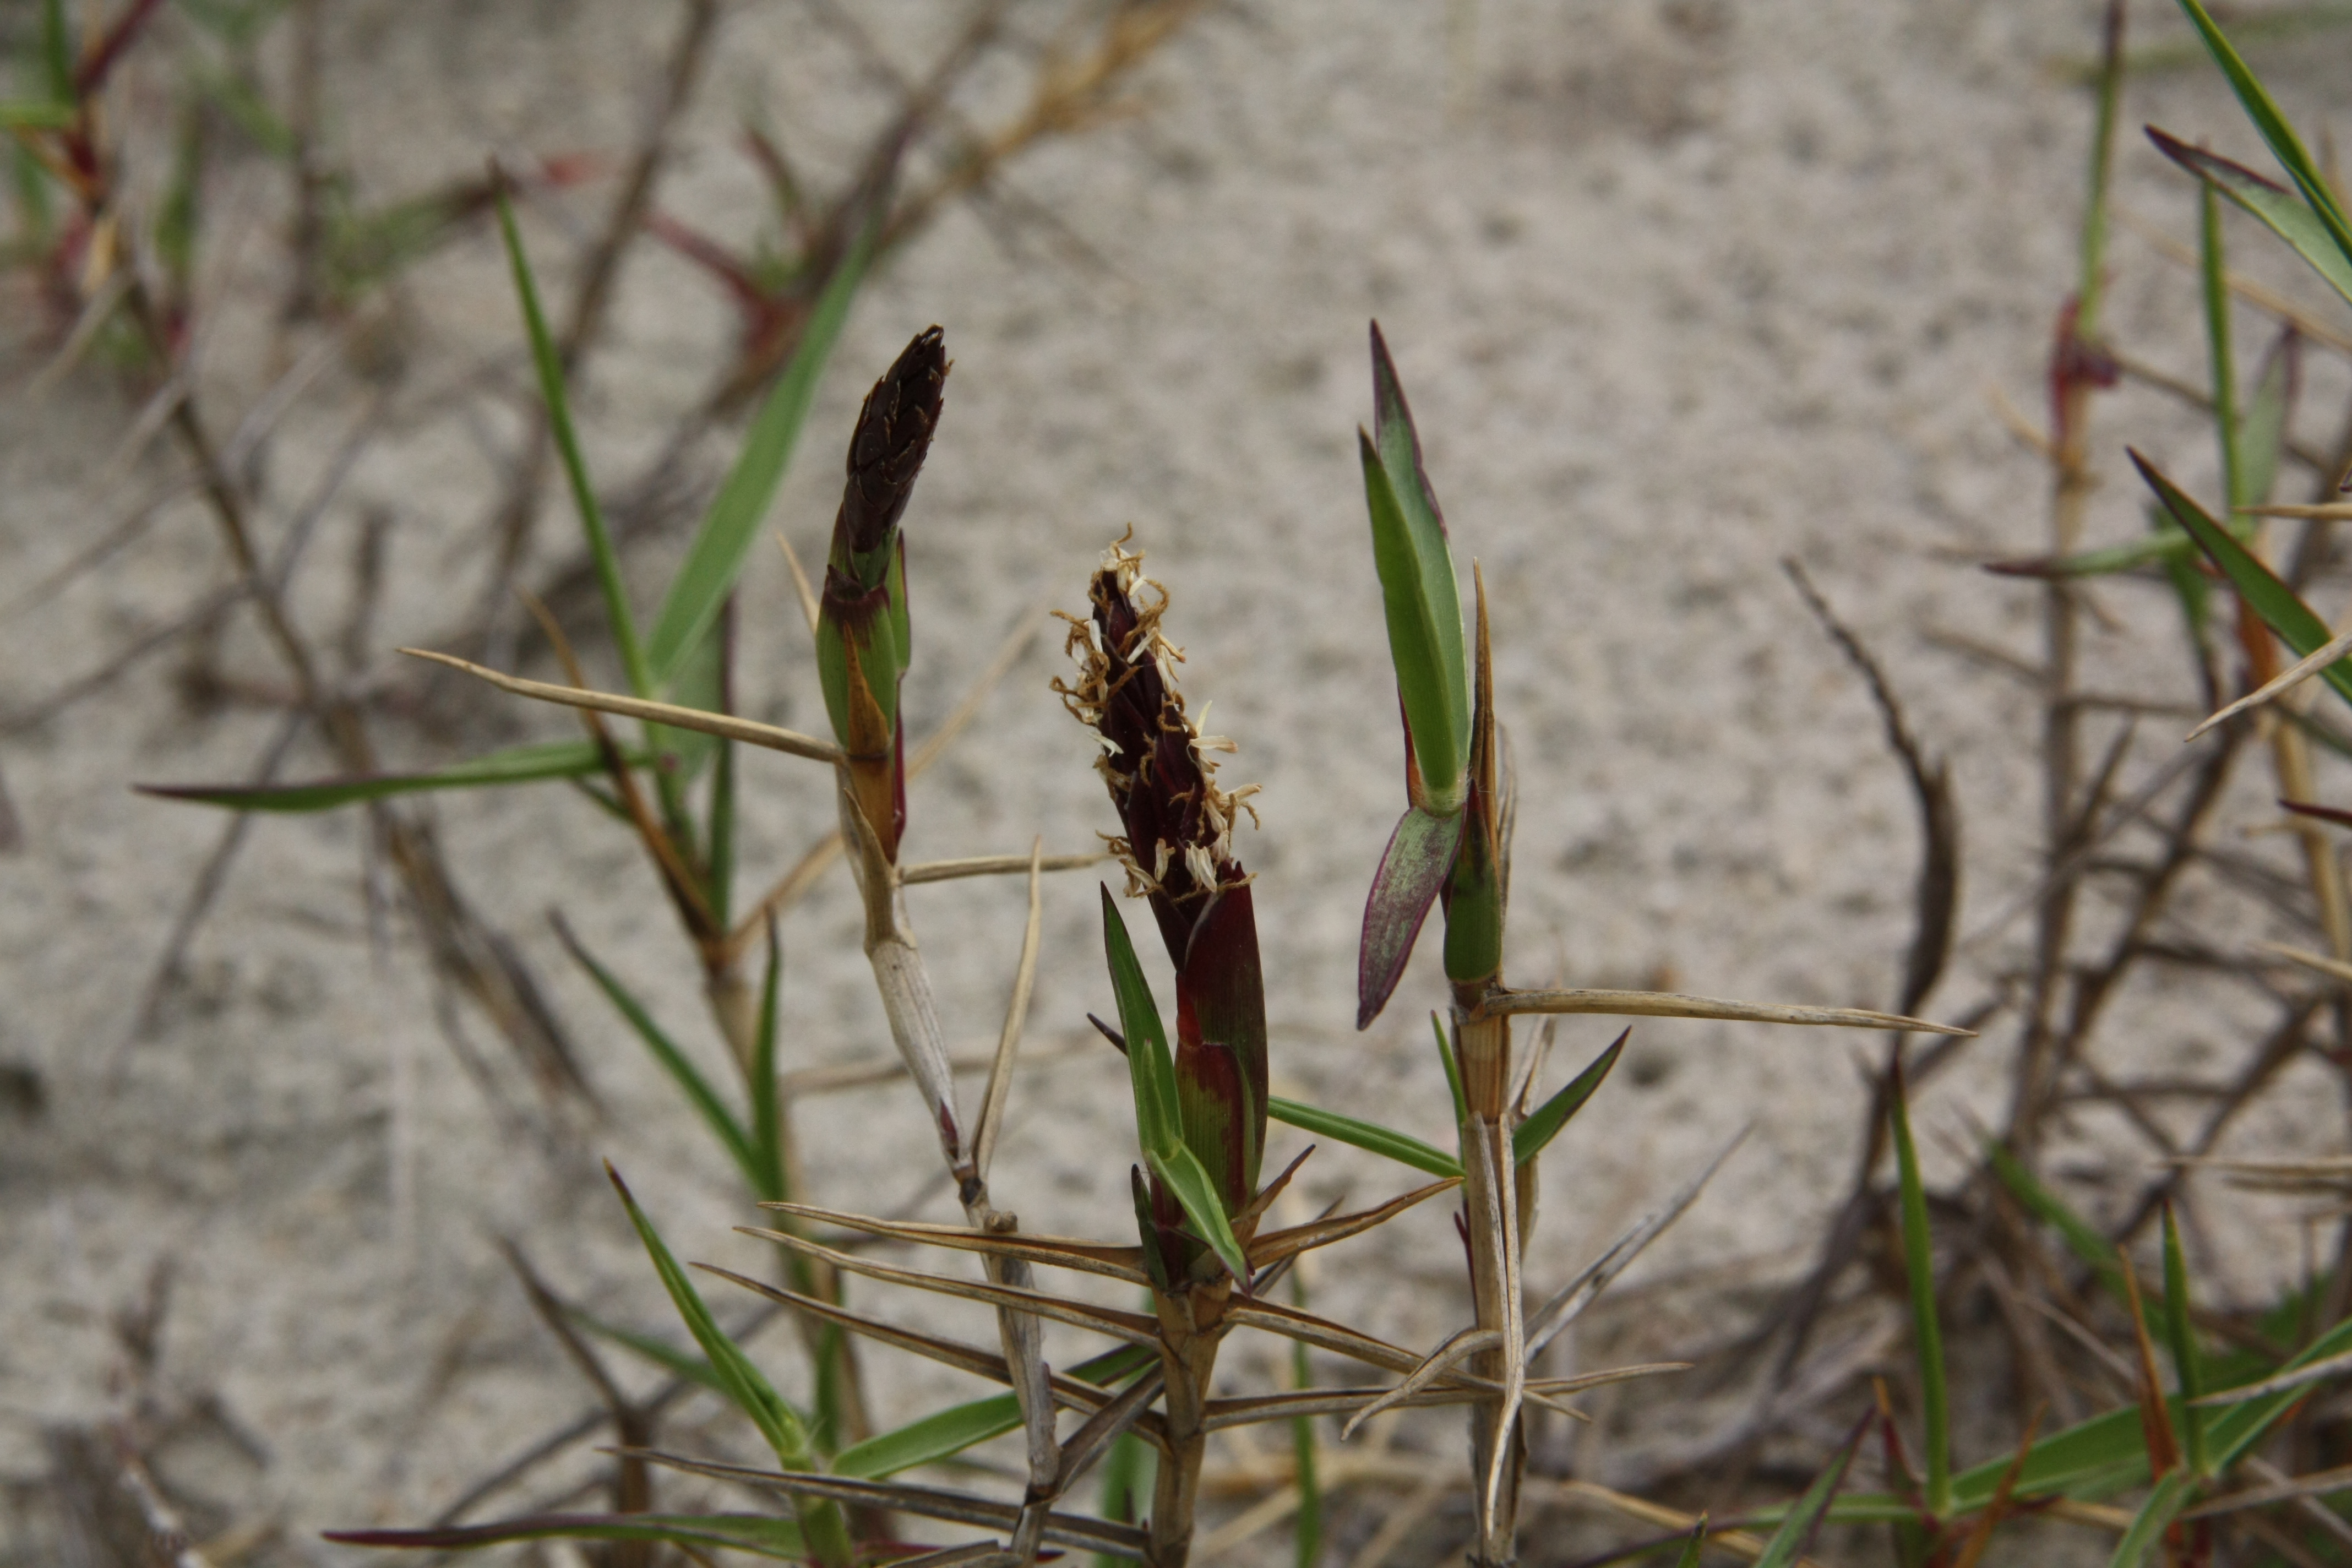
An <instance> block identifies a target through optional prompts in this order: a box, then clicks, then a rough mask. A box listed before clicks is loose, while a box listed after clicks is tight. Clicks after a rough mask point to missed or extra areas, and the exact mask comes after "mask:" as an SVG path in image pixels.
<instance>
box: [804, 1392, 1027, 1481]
mask: <svg viewBox="0 0 2352 1568" xmlns="http://www.w3.org/2000/svg"><path fill="white" fill-rule="evenodd" d="M1019 1426H1021V1397H1020V1395H1018V1394H995V1395H993V1396H992V1397H990V1398H987V1399H975V1400H973V1401H971V1403H970V1404H968V1405H952V1406H950V1408H948V1409H945V1410H940V1411H937V1412H934V1413H933V1414H931V1415H926V1416H924V1417H923V1418H922V1419H921V1420H919V1421H910V1422H908V1424H907V1425H906V1426H901V1427H899V1428H898V1429H897V1430H896V1431H891V1432H885V1433H882V1434H881V1435H879V1436H873V1437H868V1438H867V1439H866V1441H864V1442H863V1443H858V1444H856V1445H854V1446H852V1447H847V1448H844V1449H843V1450H842V1451H841V1453H840V1454H839V1456H838V1457H836V1458H835V1460H834V1461H833V1469H834V1473H835V1475H842V1476H854V1477H856V1478H857V1479H859V1480H866V1481H878V1480H881V1479H885V1478H887V1477H889V1476H895V1475H897V1474H898V1472H899V1471H900V1470H906V1469H912V1468H914V1467H915V1466H917V1465H929V1464H934V1463H936V1462H938V1461H939V1460H940V1459H946V1458H953V1457H954V1456H956V1455H958V1454H961V1453H962V1452H963V1451H964V1450H965V1449H966V1448H970V1447H973V1446H974V1445H976V1444H981V1443H985V1442H987V1441H988V1440H989V1439H990V1438H992V1437H1001V1436H1003V1435H1004V1434H1005V1433H1007V1432H1011V1431H1014V1430H1017V1429H1018V1428H1019Z"/></svg>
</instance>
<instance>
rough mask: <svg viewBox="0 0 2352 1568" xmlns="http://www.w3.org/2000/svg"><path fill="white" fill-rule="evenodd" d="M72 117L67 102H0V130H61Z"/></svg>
mask: <svg viewBox="0 0 2352 1568" xmlns="http://www.w3.org/2000/svg"><path fill="white" fill-rule="evenodd" d="M74 118H75V116H74V110H73V106H72V105H71V104H68V103H27V102H25V101H23V100H14V101H10V102H5V103H0V131H63V130H64V129H66V128H67V127H68V126H69V125H71V124H72V123H73V122H74Z"/></svg>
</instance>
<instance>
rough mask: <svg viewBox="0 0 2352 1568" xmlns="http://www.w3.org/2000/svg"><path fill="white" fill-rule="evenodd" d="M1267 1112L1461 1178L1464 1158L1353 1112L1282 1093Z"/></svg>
mask: <svg viewBox="0 0 2352 1568" xmlns="http://www.w3.org/2000/svg"><path fill="white" fill-rule="evenodd" d="M1265 1113H1266V1114H1267V1115H1268V1116H1270V1117H1272V1118H1273V1119H1274V1120H1275V1121H1280V1122H1283V1123H1285V1124H1286V1125H1287V1126H1291V1127H1296V1128H1297V1129H1298V1130H1299V1131H1302V1132H1312V1133H1314V1134H1316V1135H1317V1136H1318V1137H1321V1138H1328V1139H1331V1140H1333V1141H1334V1142H1340V1143H1346V1144H1349V1145H1351V1146H1352V1147H1354V1148H1358V1149H1366V1150H1370V1152H1373V1153H1375V1154H1382V1155H1386V1156H1387V1157H1388V1158H1389V1159H1391V1160H1394V1161H1396V1162H1397V1163H1399V1164H1403V1165H1410V1166H1412V1168H1413V1169H1414V1170H1416V1171H1426V1172H1428V1173H1430V1174H1431V1175H1433V1176H1451V1177H1454V1178H1455V1179H1457V1180H1458V1179H1459V1178H1460V1177H1461V1174H1462V1162H1461V1161H1459V1160H1457V1159H1455V1158H1454V1156H1453V1155H1451V1154H1448V1153H1446V1152H1444V1150H1442V1149H1436V1148H1433V1147H1431V1146H1430V1145H1429V1144H1427V1143H1424V1142H1422V1141H1421V1140H1420V1139H1418V1138H1415V1137H1414V1136H1412V1134H1411V1133H1409V1132H1399V1131H1396V1130H1395V1129H1394V1128H1391V1127H1381V1126H1379V1125H1377V1124H1376V1123H1373V1122H1370V1121H1357V1120H1356V1119H1355V1118H1354V1117H1352V1116H1342V1115H1340V1114H1339V1112H1338V1111H1336V1110H1323V1109H1322V1108H1321V1107H1319V1106H1314V1105H1305V1104H1301V1103H1300V1102H1299V1101H1297V1100H1285V1099H1283V1098H1282V1097H1281V1096H1280V1095H1273V1096H1270V1097H1268V1099H1267V1100H1266V1102H1265Z"/></svg>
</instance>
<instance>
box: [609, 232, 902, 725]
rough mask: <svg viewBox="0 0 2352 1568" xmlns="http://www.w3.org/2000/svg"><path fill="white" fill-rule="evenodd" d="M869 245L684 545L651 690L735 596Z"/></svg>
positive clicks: (868, 238)
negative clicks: (692, 540) (685, 549)
mask: <svg viewBox="0 0 2352 1568" xmlns="http://www.w3.org/2000/svg"><path fill="white" fill-rule="evenodd" d="M874 240H875V231H874V228H873V226H871V225H868V226H867V227H866V230H865V231H864V232H863V233H861V234H860V235H859V237H858V238H857V241H856V244H855V245H854V246H853V247H851V249H850V251H849V254H848V255H847V256H846V257H845V258H843V259H842V262H841V264H840V265H839V266H838V267H837V268H835V270H834V274H833V276H832V278H831V279H828V280H827V281H826V283H825V286H824V293H822V294H820V295H818V296H817V301H816V306H815V308H814V310H811V311H810V313H809V319H808V324H807V326H805V327H804V328H803V329H802V331H801V340H800V342H799V343H798V344H797V345H796V346H795V347H794V348H793V357H792V361H791V363H789V364H787V365H786V366H785V367H784V372H783V374H782V375H780V376H778V377H777V378H776V384H775V385H774V387H772V389H771V390H770V391H769V393H768V396H767V399H766V401H765V402H763V403H761V405H760V412H759V414H758V415H757V416H754V418H753V419H752V421H751V430H750V432H749V433H748V434H747V435H746V436H745V437H744V439H743V449H742V451H741V452H740V454H738V455H737V457H736V459H735V467H734V468H732V469H731V470H730V472H729V473H728V475H727V482H726V483H725V484H724V485H722V486H720V487H719V494H718V497H717V498H716V499H715V500H712V501H711V503H710V510H709V513H708V514H706V515H705V516H704V518H703V520H702V526H701V527H700V528H699V529H698V530H697V531H696V532H695V536H694V542H692V543H691V544H689V545H688V546H687V552H686V558H685V560H684V561H682V562H681V563H679V565H678V569H677V576H675V577H673V578H672V579H670V585H669V592H668V594H667V595H665V596H664V597H663V599H662V605H661V610H660V613H659V614H658V615H657V616H656V617H655V620H654V629H653V634H652V636H651V637H649V638H648V639H647V641H646V660H647V663H648V665H649V667H650V670H651V674H652V678H653V679H654V681H655V683H656V686H666V685H667V683H668V682H669V680H670V679H672V678H673V677H674V676H676V675H677V671H678V668H679V667H680V666H681V665H682V664H683V663H684V662H685V659H686V656H687V655H688V653H689V652H691V651H692V650H693V648H694V647H695V646H696V645H697V644H698V643H699V642H700V641H701V640H702V639H703V637H705V636H706V635H708V633H709V630H710V627H711V625H712V623H714V622H715V621H716V620H717V619H718V618H719V606H720V605H723V604H725V603H726V601H727V595H730V594H731V593H733V592H734V591H735V581H736V579H737V578H738V577H740V576H741V575H742V573H743V563H744V562H745V561H746V560H747V559H749V558H750V556H751V546H752V544H753V542H755V541H757V540H758V538H759V536H760V521H761V519H762V518H764V517H765V516H766V515H767V512H768V507H769V505H770V503H771V502H772V501H773V500H775V496H776V487H777V486H778V485H779V484H780V483H781V482H782V479H783V476H784V469H785V468H786V466H787V465H788V464H789V463H790V462H791V460H792V455H793V446H794V445H795V444H796V443H797V442H798V441H799V439H800V433H801V426H803V425H804V424H806V423H807V421H808V412H809V407H810V405H812V404H813V403H814V401H815V400H816V389H817V383H818V382H819V381H820V380H821V379H822V378H823V376H824V366H825V362H826V360H827V359H829V358H830V357H831V356H832V353H833V347H834V344H835V342H837V341H838V340H839V338H840V336H841V328H842V323H843V322H845V321H847V320H848V319H849V307H850V302H851V301H852V300H855V299H856V295H857V289H858V286H859V285H860V284H861V283H863V282H864V281H865V279H866V269H867V267H868V264H869V263H870V262H871V261H872V259H873V255H874Z"/></svg>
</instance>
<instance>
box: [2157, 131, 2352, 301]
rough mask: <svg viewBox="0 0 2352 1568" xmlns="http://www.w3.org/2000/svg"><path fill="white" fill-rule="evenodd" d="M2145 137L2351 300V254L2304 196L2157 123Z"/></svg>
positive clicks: (2158, 149)
mask: <svg viewBox="0 0 2352 1568" xmlns="http://www.w3.org/2000/svg"><path fill="white" fill-rule="evenodd" d="M2147 136H2148V140H2149V141H2150V142H2154V143H2155V144H2156V150H2157V151H2158V152H2159V153H2163V154H2164V155H2165V156H2166V157H2168V158H2169V159H2171V160H2172V161H2173V162H2174V163H2178V164H2179V165H2180V166H2181V167H2182V168H2184V169H2186V170H2188V171H2189V173H2190V174H2194V175H2196V176H2197V177H2198V178H2199V179H2200V180H2201V181H2203V182H2204V183H2205V186H2206V188H2207V189H2208V190H2212V191H2218V192H2220V193H2221V195H2225V196H2227V197H2229V198H2230V200H2231V202H2232V203H2233V204H2235V205H2237V206H2238V207H2239V208H2240V209H2242V211H2244V212H2246V213H2248V214H2249V215H2251V216H2252V217H2253V218H2254V219H2255V221H2257V222H2259V223H2260V224H2262V226H2263V227H2265V228H2267V229H2269V230H2270V231H2271V232H2272V233H2273V234H2274V235H2277V236H2278V237H2280V238H2281V239H2283V240H2284V241H2286V243H2287V245H2288V247H2289V248H2291V249H2292V250H2294V253H2295V254H2296V255H2297V256H2300V257H2302V258H2303V259H2304V260H2305V262H2307V263H2309V264H2310V266H2311V268H2312V270H2313V271H2315V272H2316V273H2318V274H2319V275H2320V276H2321V277H2322V278H2324V279H2326V280H2327V283H2328V286H2329V287H2330V288H2332V289H2335V290H2336V292H2337V293H2338V294H2341V295H2342V296H2344V297H2345V298H2346V299H2347V300H2352V258H2347V257H2346V255H2345V254H2344V250H2343V248H2342V247H2340V246H2338V245H2337V244H2336V237H2335V236H2334V235H2333V234H2331V233H2330V232H2329V231H2328V227H2327V225H2326V223H2325V222H2323V221H2322V220H2321V219H2320V217H2319V216H2318V215H2317V214H2315V213H2314V212H2313V211H2312V210H2311V207H2310V206H2309V205H2308V204H2306V203H2305V201H2304V200H2303V198H2302V197H2300V196H2298V195H2295V194H2294V192H2293V191H2291V190H2289V189H2287V188H2286V187H2285V186H2284V185H2282V184H2278V183H2277V182H2276V181H2275V180H2268V179H2264V178H2263V176H2262V175H2260V174H2256V173H2254V171H2252V169H2249V168H2247V167H2246V166H2245V165H2244V164H2243V163H2232V162H2231V161H2230V160H2229V159H2227V158H2224V157H2221V156H2220V155H2219V154H2216V153H2209V152H2207V151H2205V149H2203V148H2202V147H2191V146H2189V144H2188V143H2187V142H2182V141H2181V140H2179V138H2178V137H2174V136H2169V135H2167V134H2166V133H2165V132H2161V131H2158V130H2157V129H2156V128H2155V127H2154V126H2150V127H2149V128H2148V132H2147Z"/></svg>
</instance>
